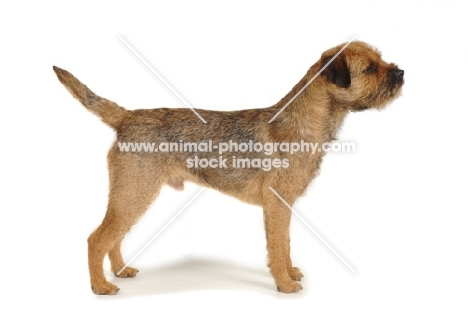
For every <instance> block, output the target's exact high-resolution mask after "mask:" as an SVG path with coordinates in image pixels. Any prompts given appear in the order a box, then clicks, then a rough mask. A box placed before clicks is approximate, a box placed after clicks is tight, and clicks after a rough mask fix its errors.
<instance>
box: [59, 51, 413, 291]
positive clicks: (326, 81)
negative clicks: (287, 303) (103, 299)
mask: <svg viewBox="0 0 468 310" xmlns="http://www.w3.org/2000/svg"><path fill="white" fill-rule="evenodd" d="M344 46H345V45H344V44H342V45H339V46H337V47H334V48H332V49H330V50H328V51H326V52H324V53H323V54H322V56H321V58H320V60H319V61H318V62H317V63H315V64H314V65H313V66H312V67H311V68H310V69H309V70H308V71H307V73H306V74H305V76H304V77H303V78H302V79H301V80H300V81H299V83H297V84H296V85H295V86H294V87H293V89H292V90H291V91H290V92H289V93H288V94H287V95H286V96H285V97H284V98H283V99H281V100H280V101H279V102H278V103H277V104H275V105H273V106H271V107H268V108H261V109H251V110H240V111H228V112H221V111H208V110H202V109H196V110H195V111H197V112H198V113H199V115H201V116H202V117H203V118H204V119H205V120H206V123H203V122H202V121H200V119H199V118H198V117H197V116H196V115H195V114H194V113H193V111H191V110H190V109H168V108H157V109H149V110H132V111H130V110H126V109H125V108H123V107H121V106H119V105H117V104H116V103H114V102H112V101H110V100H107V99H104V98H102V97H99V96H98V95H96V94H95V93H93V92H92V91H91V90H90V89H89V88H88V87H86V85H84V84H83V83H81V82H80V81H79V80H78V79H76V78H75V77H74V76H73V75H72V74H70V73H69V72H67V71H65V70H63V69H60V68H58V67H55V66H54V67H53V69H54V71H55V73H56V75H57V77H58V79H59V80H60V82H61V83H62V84H63V85H64V86H65V87H66V88H67V90H68V91H69V92H70V93H71V94H72V95H73V97H75V98H76V99H78V100H79V101H80V102H81V103H82V104H83V105H84V106H85V107H86V108H87V109H88V110H89V111H91V112H93V113H94V114H96V115H97V116H99V117H100V118H101V119H102V121H103V122H104V123H106V124H107V125H109V126H110V127H112V128H113V129H115V131H116V133H117V139H116V141H115V143H114V144H113V146H112V147H111V149H110V151H109V154H108V168H109V185H110V189H109V201H108V206H107V212H106V214H105V217H104V219H103V221H102V224H101V225H100V226H99V227H98V228H97V229H96V230H95V231H94V232H93V233H92V234H91V235H90V236H89V238H88V260H89V272H90V280H91V287H92V290H93V292H94V293H96V294H105V295H113V294H116V293H117V292H118V290H119V288H118V287H117V286H115V285H113V284H112V283H109V282H108V281H106V278H105V277H104V271H103V260H104V258H105V255H109V259H110V262H111V268H112V271H113V272H114V274H115V275H116V276H117V277H123V278H126V277H134V276H135V275H136V274H137V272H138V270H137V269H135V268H132V267H126V265H125V263H124V260H123V258H122V254H121V251H120V246H121V243H122V240H123V238H124V236H125V234H126V233H127V232H128V231H129V230H130V228H131V227H132V226H133V225H134V224H135V223H136V222H137V220H138V219H139V218H140V217H141V216H142V215H143V214H144V213H145V211H146V210H147V209H148V207H149V206H150V205H151V204H152V202H153V201H154V199H155V198H156V196H157V195H158V193H159V191H160V189H161V187H162V186H163V185H169V186H171V187H173V188H175V189H178V190H182V189H183V188H184V182H186V181H187V182H193V183H196V184H199V185H202V186H205V187H208V188H212V189H215V190H219V191H221V192H223V193H226V194H228V195H231V196H234V197H236V198H238V199H240V200H241V201H243V202H246V203H249V204H253V205H258V206H261V207H262V208H263V215H264V225H265V231H266V241H267V242H266V243H267V251H268V266H269V268H270V271H271V274H272V276H273V278H274V280H275V283H276V286H277V289H278V291H280V292H284V293H292V292H298V291H299V290H301V289H302V286H301V284H300V283H299V282H298V281H299V280H300V279H301V278H302V277H303V275H302V273H301V271H300V270H299V268H297V267H293V264H292V262H291V258H290V245H289V244H290V242H289V227H290V220H291V210H290V209H289V208H288V207H287V206H285V205H284V204H283V202H282V201H281V200H280V199H278V197H277V196H276V195H275V194H273V193H272V191H271V190H270V187H271V188H273V189H274V190H275V191H276V192H277V193H279V194H280V195H281V196H282V198H283V199H284V200H285V201H287V202H288V203H289V204H290V205H293V203H294V202H295V200H296V199H297V198H298V197H299V196H301V195H302V194H304V192H305V190H306V188H307V186H308V184H309V183H310V182H311V181H312V179H313V178H314V177H315V176H316V175H317V174H318V171H319V168H320V163H321V161H322V157H323V155H324V153H323V152H314V153H312V152H306V151H304V152H299V153H295V154H291V153H290V152H285V151H282V150H275V152H274V153H273V154H270V155H269V156H267V155H265V154H264V153H260V154H259V153H255V152H250V151H248V152H239V151H238V150H229V152H227V153H226V155H227V157H228V158H231V157H230V156H235V157H238V158H243V159H254V158H255V157H256V156H257V157H258V156H260V158H261V159H262V160H263V159H265V158H278V159H280V160H281V162H284V160H286V161H287V163H288V165H287V168H284V166H282V167H280V168H278V169H271V170H269V171H265V169H261V167H258V166H256V167H250V168H247V167H245V168H244V169H236V168H234V167H232V166H229V167H223V168H213V167H206V168H201V167H195V166H194V165H191V166H189V165H187V160H188V159H190V158H193V156H194V155H199V156H204V157H217V156H218V152H217V151H214V150H212V151H211V152H209V151H208V152H195V153H194V152H188V151H186V150H185V149H184V150H179V152H123V151H121V149H120V148H119V143H121V142H140V143H143V142H144V143H146V142H148V143H149V142H156V143H163V142H174V143H179V142H182V141H207V140H211V141H212V143H213V144H216V143H221V142H222V141H237V142H252V141H253V142H255V143H257V142H260V143H267V142H277V143H283V142H293V141H302V140H304V141H310V142H315V143H318V145H319V146H320V145H323V143H326V142H329V141H332V140H334V139H335V135H336V133H337V130H338V129H339V128H340V126H341V124H342V123H343V120H344V118H345V117H346V116H347V115H348V114H349V112H356V111H363V110H366V109H371V108H375V109H382V108H383V107H385V106H386V105H387V104H388V103H389V102H391V101H392V100H393V99H395V98H396V97H397V96H398V95H399V94H400V92H401V87H402V85H403V82H404V81H403V75H404V71H403V70H400V69H399V68H398V67H397V66H396V65H395V64H393V63H387V62H384V61H383V60H382V59H381V56H380V53H379V52H378V51H377V50H376V49H375V48H373V47H371V46H369V45H368V44H366V43H364V42H352V43H350V44H349V46H347V47H346V48H345V49H343V51H342V52H341V53H340V51H341V49H342V48H343V47H344ZM335 56H336V57H335ZM334 57H335V59H333V58H334ZM331 60H333V61H331ZM330 61H331V62H330ZM316 75H317V76H316ZM315 76H316V78H315V79H313V78H314V77H315ZM308 83H310V85H308V86H307V84H308ZM305 86H307V87H305ZM303 88H304V89H303ZM301 91H302V92H301ZM295 96H296V97H295ZM294 97H295V98H294ZM292 98H294V100H293V101H292V102H290V103H291V104H290V105H288V106H287V107H286V108H284V107H285V106H286V104H287V103H288V102H289V101H291V99H292ZM283 108H284V110H283V111H282V113H280V114H278V115H277V113H278V112H279V111H281V110H282V109H283ZM276 115H277V117H276V118H275V119H274V120H273V121H272V122H269V121H270V120H271V119H272V118H273V117H274V116H276Z"/></svg>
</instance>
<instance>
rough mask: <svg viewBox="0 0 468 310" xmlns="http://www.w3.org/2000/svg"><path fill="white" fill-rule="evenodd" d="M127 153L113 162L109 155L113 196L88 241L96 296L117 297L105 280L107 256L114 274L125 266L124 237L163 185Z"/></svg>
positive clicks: (126, 271)
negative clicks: (121, 247)
mask: <svg viewBox="0 0 468 310" xmlns="http://www.w3.org/2000/svg"><path fill="white" fill-rule="evenodd" d="M127 156H137V155H135V154H125V155H122V156H120V157H118V156H116V157H113V158H112V159H111V155H110V156H109V172H110V173H109V174H110V193H109V203H108V208H107V212H106V215H105V217H104V220H103V221H102V224H101V225H100V226H99V227H98V228H97V229H96V230H95V231H94V232H93V233H92V234H91V235H90V237H89V238H88V263H89V272H90V280H91V287H92V290H93V292H94V293H96V294H100V295H114V294H116V293H117V292H118V290H119V289H118V287H117V286H115V285H113V284H111V283H109V282H107V281H106V279H105V277H104V271H103V266H102V265H103V261H104V257H105V255H106V254H108V253H109V258H110V261H111V265H112V270H113V272H114V273H118V272H119V271H120V269H121V268H122V267H124V266H125V263H124V261H123V259H122V255H121V253H120V244H121V242H122V240H123V238H124V236H125V234H126V233H127V232H128V231H129V230H130V228H131V227H132V226H133V225H134V224H135V223H136V222H137V221H138V219H139V218H140V217H141V216H142V215H143V214H144V213H145V211H146V210H147V209H148V207H149V206H150V205H151V203H152V202H153V200H154V198H155V197H156V195H157V194H158V192H159V190H160V188H161V185H162V182H161V180H160V179H159V178H158V177H157V174H156V173H152V172H153V171H152V170H153V169H154V167H151V165H149V164H146V163H145V162H144V161H140V160H138V159H137V160H135V158H133V159H130V160H126V159H125V158H126V157H127ZM136 272H137V270H136V269H134V268H130V267H127V268H126V269H124V270H123V271H122V273H121V274H120V276H122V277H129V276H134V275H135V274H136Z"/></svg>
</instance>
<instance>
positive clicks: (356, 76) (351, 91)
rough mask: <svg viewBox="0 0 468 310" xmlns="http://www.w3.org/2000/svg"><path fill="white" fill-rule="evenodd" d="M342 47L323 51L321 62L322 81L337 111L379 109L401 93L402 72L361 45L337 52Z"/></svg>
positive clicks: (354, 44) (354, 45) (354, 43)
mask: <svg viewBox="0 0 468 310" xmlns="http://www.w3.org/2000/svg"><path fill="white" fill-rule="evenodd" d="M343 46H344V44H342V45H340V46H337V47H334V48H332V49H330V50H328V51H326V52H324V53H323V54H322V57H321V59H320V69H321V70H322V72H321V78H322V79H325V80H326V82H327V92H328V94H329V95H330V96H331V97H332V99H333V101H334V102H336V104H338V105H339V106H340V108H343V109H348V110H351V111H362V110H366V109H369V108H379V109H380V108H383V107H384V106H385V105H386V104H388V103H389V102H390V101H392V100H393V99H395V98H396V97H397V96H398V95H399V94H400V92H401V86H402V85H403V83H404V80H403V75H404V71H403V70H400V69H399V68H398V67H397V66H396V65H395V64H393V63H386V62H385V61H383V60H382V58H381V56H380V53H379V52H378V51H377V50H376V49H374V48H373V47H371V46H369V45H368V44H366V43H364V42H352V43H351V44H349V45H348V46H347V47H346V48H345V49H344V50H343V51H342V52H341V53H339V52H340V50H341V49H342V48H343ZM335 56H336V57H335Z"/></svg>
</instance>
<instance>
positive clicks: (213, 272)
mask: <svg viewBox="0 0 468 310" xmlns="http://www.w3.org/2000/svg"><path fill="white" fill-rule="evenodd" d="M109 280H111V281H112V282H113V283H114V284H115V285H117V286H118V287H119V288H120V292H119V293H118V295H117V296H120V297H135V296H146V295H159V294H171V293H181V292H189V291H192V292H193V291H201V290H249V291H257V292H259V293H261V294H262V293H263V294H271V293H276V287H275V284H274V280H273V278H272V277H271V275H270V274H269V272H268V268H267V266H266V265H265V267H263V268H262V267H258V268H253V267H247V266H240V265H235V264H233V263H232V262H223V261H219V260H210V259H199V258H197V259H194V258H190V259H185V260H182V261H178V262H175V263H171V264H167V265H163V266H159V267H156V268H152V269H140V272H139V273H138V275H137V276H136V277H135V278H132V279H120V278H114V279H109Z"/></svg>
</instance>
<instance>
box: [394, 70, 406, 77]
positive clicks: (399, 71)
mask: <svg viewBox="0 0 468 310" xmlns="http://www.w3.org/2000/svg"><path fill="white" fill-rule="evenodd" d="M404 74H405V71H404V70H400V69H395V70H393V75H394V76H395V77H396V78H397V79H401V78H403V75H404Z"/></svg>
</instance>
